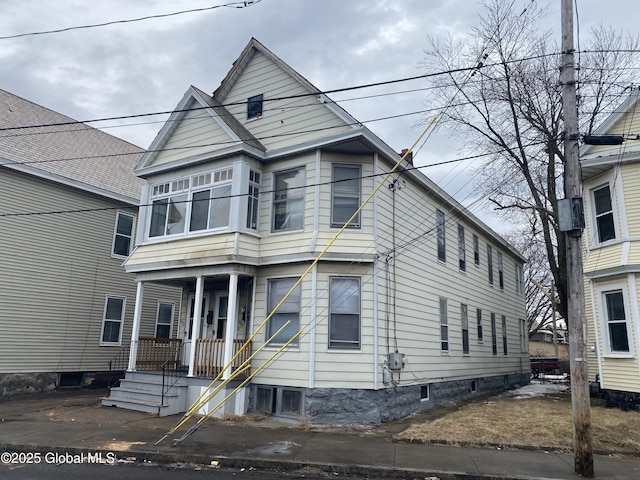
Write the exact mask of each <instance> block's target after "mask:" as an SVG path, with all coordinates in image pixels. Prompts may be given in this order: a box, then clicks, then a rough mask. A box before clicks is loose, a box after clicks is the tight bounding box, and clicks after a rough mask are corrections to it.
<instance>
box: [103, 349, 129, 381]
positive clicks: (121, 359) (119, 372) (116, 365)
mask: <svg viewBox="0 0 640 480" xmlns="http://www.w3.org/2000/svg"><path fill="white" fill-rule="evenodd" d="M108 365H109V378H108V379H107V388H111V387H113V386H114V385H115V384H116V383H118V382H119V381H120V380H121V379H122V377H123V376H124V375H123V373H124V372H126V371H127V367H128V366H129V345H125V346H124V347H121V348H120V351H118V353H117V354H116V355H115V356H114V357H113V358H112V359H111V360H109V364H108ZM114 375H115V376H116V377H117V378H116V379H115V380H114V379H113V377H114Z"/></svg>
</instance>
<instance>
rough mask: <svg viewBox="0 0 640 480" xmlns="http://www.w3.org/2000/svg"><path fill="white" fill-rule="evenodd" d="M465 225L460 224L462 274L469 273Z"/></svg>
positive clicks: (459, 259) (459, 253) (460, 265)
mask: <svg viewBox="0 0 640 480" xmlns="http://www.w3.org/2000/svg"><path fill="white" fill-rule="evenodd" d="M465 243H466V241H465V232H464V225H462V224H460V223H459V224H458V267H459V268H460V271H461V272H466V271H467V247H466V245H465Z"/></svg>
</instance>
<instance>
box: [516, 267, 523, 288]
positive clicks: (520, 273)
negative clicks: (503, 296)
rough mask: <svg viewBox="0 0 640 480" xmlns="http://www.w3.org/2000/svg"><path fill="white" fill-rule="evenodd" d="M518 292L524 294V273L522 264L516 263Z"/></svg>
mask: <svg viewBox="0 0 640 480" xmlns="http://www.w3.org/2000/svg"><path fill="white" fill-rule="evenodd" d="M516 293H519V294H521V295H524V273H523V270H522V265H516Z"/></svg>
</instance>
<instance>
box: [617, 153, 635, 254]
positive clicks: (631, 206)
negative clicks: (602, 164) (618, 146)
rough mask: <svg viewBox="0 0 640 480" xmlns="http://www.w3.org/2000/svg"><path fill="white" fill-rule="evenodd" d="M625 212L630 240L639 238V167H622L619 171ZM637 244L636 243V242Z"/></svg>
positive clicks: (633, 165) (632, 165)
mask: <svg viewBox="0 0 640 480" xmlns="http://www.w3.org/2000/svg"><path fill="white" fill-rule="evenodd" d="M620 174H621V176H622V187H623V190H624V202H625V211H626V225H627V229H628V231H629V236H630V237H631V238H634V237H635V238H640V208H638V205H640V165H639V164H637V163H636V164H629V165H623V166H622V168H621V171H620ZM636 242H637V241H636Z"/></svg>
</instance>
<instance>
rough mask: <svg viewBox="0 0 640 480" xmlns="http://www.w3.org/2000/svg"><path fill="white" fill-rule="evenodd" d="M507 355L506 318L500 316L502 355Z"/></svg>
mask: <svg viewBox="0 0 640 480" xmlns="http://www.w3.org/2000/svg"><path fill="white" fill-rule="evenodd" d="M507 353H508V351H507V317H506V316H504V315H502V354H503V355H506V354H507Z"/></svg>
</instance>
